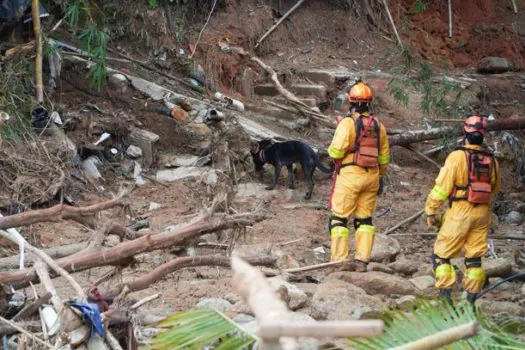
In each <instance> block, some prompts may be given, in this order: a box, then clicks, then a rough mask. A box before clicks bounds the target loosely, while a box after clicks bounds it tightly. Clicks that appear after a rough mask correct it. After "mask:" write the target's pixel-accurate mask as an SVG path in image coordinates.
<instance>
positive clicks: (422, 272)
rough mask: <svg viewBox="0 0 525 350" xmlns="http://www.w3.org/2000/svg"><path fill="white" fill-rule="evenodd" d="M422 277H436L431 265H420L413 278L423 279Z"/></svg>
mask: <svg viewBox="0 0 525 350" xmlns="http://www.w3.org/2000/svg"><path fill="white" fill-rule="evenodd" d="M421 276H434V269H433V268H432V265H431V264H419V268H418V269H417V272H416V273H415V274H413V275H412V277H421Z"/></svg>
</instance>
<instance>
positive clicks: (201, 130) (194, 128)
mask: <svg viewBox="0 0 525 350" xmlns="http://www.w3.org/2000/svg"><path fill="white" fill-rule="evenodd" d="M184 128H185V129H186V130H187V131H188V132H190V133H191V134H192V135H194V137H195V138H196V139H197V140H201V141H202V140H204V139H208V138H210V137H211V136H212V135H213V132H212V131H211V129H210V128H209V127H208V126H207V125H206V124H203V123H195V122H194V123H189V124H186V125H184Z"/></svg>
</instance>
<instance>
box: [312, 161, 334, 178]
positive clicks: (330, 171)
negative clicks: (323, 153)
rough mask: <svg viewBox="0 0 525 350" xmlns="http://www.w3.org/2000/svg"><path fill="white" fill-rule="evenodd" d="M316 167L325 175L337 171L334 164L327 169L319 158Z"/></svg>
mask: <svg viewBox="0 0 525 350" xmlns="http://www.w3.org/2000/svg"><path fill="white" fill-rule="evenodd" d="M315 166H316V167H317V168H318V169H319V170H321V171H322V172H323V173H325V174H330V173H333V172H334V170H335V164H334V163H332V164H331V166H330V168H328V167H326V166H324V165H323V163H321V161H320V160H319V158H317V159H316V163H315Z"/></svg>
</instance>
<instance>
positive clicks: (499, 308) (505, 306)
mask: <svg viewBox="0 0 525 350" xmlns="http://www.w3.org/2000/svg"><path fill="white" fill-rule="evenodd" d="M476 305H477V306H479V307H480V308H481V309H482V310H483V311H485V312H486V313H487V314H490V315H494V314H499V313H507V314H510V315H515V316H521V317H523V316H525V308H523V307H518V306H517V305H516V303H511V302H509V301H496V300H487V299H480V300H479V301H478V302H477V303H476Z"/></svg>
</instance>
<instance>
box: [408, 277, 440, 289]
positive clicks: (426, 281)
mask: <svg viewBox="0 0 525 350" xmlns="http://www.w3.org/2000/svg"><path fill="white" fill-rule="evenodd" d="M410 283H412V284H413V285H414V286H416V287H417V289H419V290H421V291H423V290H425V289H428V288H433V287H434V283H435V280H434V277H431V276H420V277H414V278H411V279H410Z"/></svg>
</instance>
